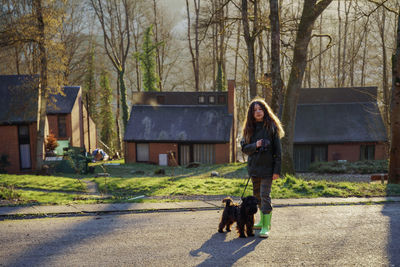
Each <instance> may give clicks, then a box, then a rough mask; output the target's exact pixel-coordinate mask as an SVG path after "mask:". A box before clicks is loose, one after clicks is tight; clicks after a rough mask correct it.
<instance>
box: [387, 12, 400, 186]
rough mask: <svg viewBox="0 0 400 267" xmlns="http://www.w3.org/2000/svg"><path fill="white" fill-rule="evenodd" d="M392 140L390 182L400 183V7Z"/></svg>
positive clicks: (393, 88)
mask: <svg viewBox="0 0 400 267" xmlns="http://www.w3.org/2000/svg"><path fill="white" fill-rule="evenodd" d="M390 122H391V142H390V159H389V182H390V183H396V184H399V183H400V8H399V10H398V13H397V39H396V50H395V54H394V55H393V58H392V99H391V108H390Z"/></svg>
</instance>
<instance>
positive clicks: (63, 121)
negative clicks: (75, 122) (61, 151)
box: [57, 115, 67, 137]
mask: <svg viewBox="0 0 400 267" xmlns="http://www.w3.org/2000/svg"><path fill="white" fill-rule="evenodd" d="M57 124H58V137H67V116H65V115H58V118H57Z"/></svg>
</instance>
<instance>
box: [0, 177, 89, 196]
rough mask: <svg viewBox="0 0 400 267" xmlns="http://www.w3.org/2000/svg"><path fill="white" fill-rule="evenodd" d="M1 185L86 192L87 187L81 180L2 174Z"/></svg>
mask: <svg viewBox="0 0 400 267" xmlns="http://www.w3.org/2000/svg"><path fill="white" fill-rule="evenodd" d="M0 184H3V185H4V186H11V185H12V186H14V187H17V188H27V189H28V188H34V189H40V190H49V191H74V192H75V191H77V192H85V191H86V185H85V184H84V183H80V182H79V180H77V179H75V178H69V177H60V176H38V175H15V174H14V175H13V174H0Z"/></svg>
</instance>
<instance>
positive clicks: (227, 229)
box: [226, 221, 233, 232]
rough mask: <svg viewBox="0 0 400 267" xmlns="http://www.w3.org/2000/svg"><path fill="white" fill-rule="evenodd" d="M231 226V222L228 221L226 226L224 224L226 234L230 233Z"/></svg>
mask: <svg viewBox="0 0 400 267" xmlns="http://www.w3.org/2000/svg"><path fill="white" fill-rule="evenodd" d="M232 224H233V222H232V221H229V222H228V223H227V224H226V231H227V232H230V231H231V225H232Z"/></svg>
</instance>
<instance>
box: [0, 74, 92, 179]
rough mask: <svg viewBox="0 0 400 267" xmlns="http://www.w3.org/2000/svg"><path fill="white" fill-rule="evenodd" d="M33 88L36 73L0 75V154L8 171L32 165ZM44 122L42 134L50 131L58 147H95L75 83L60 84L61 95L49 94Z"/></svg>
mask: <svg viewBox="0 0 400 267" xmlns="http://www.w3.org/2000/svg"><path fill="white" fill-rule="evenodd" d="M37 88H38V77H37V76H31V75H0V156H1V155H7V157H8V161H9V162H10V166H8V167H7V171H8V172H9V173H20V172H25V171H27V172H29V171H33V170H34V169H35V166H36V162H35V160H36V127H37V123H36V122H37V106H38V105H37V92H38V90H37ZM47 122H48V125H47V127H46V130H45V136H47V135H48V134H49V133H53V134H54V135H55V137H56V138H57V139H58V140H59V141H58V142H59V143H60V147H61V148H62V147H63V146H68V145H71V146H77V147H84V148H85V149H86V150H87V151H92V150H94V149H95V148H96V146H97V138H96V136H97V134H96V127H95V124H94V123H93V121H92V120H91V119H90V117H89V118H88V114H87V111H86V108H85V106H84V105H83V104H82V89H81V88H80V87H79V86H76V87H70V86H68V87H64V96H62V95H51V96H50V98H49V103H48V105H47ZM58 152H59V153H62V150H59V151H58Z"/></svg>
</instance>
